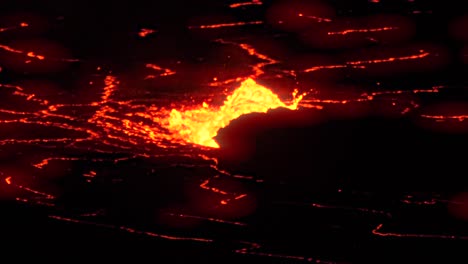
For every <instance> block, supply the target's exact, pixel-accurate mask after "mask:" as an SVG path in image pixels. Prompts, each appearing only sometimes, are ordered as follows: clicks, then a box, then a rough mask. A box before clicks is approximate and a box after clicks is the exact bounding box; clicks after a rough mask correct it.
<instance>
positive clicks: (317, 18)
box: [297, 13, 332, 23]
mask: <svg viewBox="0 0 468 264" xmlns="http://www.w3.org/2000/svg"><path fill="white" fill-rule="evenodd" d="M297 16H299V17H304V18H309V19H313V20H315V21H317V22H319V23H320V22H332V20H331V19H329V18H325V17H318V16H305V15H304V14H302V13H299V14H298V15H297Z"/></svg>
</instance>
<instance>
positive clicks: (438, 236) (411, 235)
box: [372, 224, 468, 240]
mask: <svg viewBox="0 0 468 264" xmlns="http://www.w3.org/2000/svg"><path fill="white" fill-rule="evenodd" d="M382 226H383V224H379V225H378V226H377V227H376V228H375V229H374V230H372V234H374V235H376V236H383V237H417V238H438V239H459V240H468V236H455V235H442V234H440V235H438V234H405V233H391V232H382V231H380V230H381V229H382Z"/></svg>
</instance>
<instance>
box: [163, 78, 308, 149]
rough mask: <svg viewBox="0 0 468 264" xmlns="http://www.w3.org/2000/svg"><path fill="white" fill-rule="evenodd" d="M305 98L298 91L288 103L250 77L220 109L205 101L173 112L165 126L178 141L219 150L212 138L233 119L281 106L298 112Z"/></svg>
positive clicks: (165, 121)
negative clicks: (194, 106)
mask: <svg viewBox="0 0 468 264" xmlns="http://www.w3.org/2000/svg"><path fill="white" fill-rule="evenodd" d="M304 95H305V94H301V95H297V90H295V91H294V92H293V99H292V101H291V102H290V103H285V102H283V101H281V99H280V98H279V97H278V95H276V94H274V93H273V92H272V91H271V90H270V89H268V88H266V87H264V86H262V85H260V84H258V83H256V82H255V81H254V80H253V79H251V78H248V79H246V80H245V81H243V82H242V83H241V85H240V87H239V88H237V89H236V90H235V91H234V92H233V93H232V94H231V95H229V96H228V97H227V98H226V100H225V101H224V104H223V105H222V106H221V107H214V106H210V105H208V104H207V103H205V102H204V103H203V105H201V106H199V107H196V108H193V109H188V110H185V111H178V110H176V109H172V111H171V113H170V116H169V117H168V119H167V120H164V121H163V122H162V125H163V126H164V127H166V128H167V129H169V130H170V131H171V132H173V136H174V137H175V138H177V139H182V140H184V141H186V142H191V143H195V144H198V145H203V146H207V147H213V148H219V145H218V143H216V141H214V139H213V138H214V137H215V136H216V134H217V133H218V130H219V129H221V128H223V127H226V126H227V125H229V123H230V122H231V120H233V119H236V118H238V117H239V116H241V115H245V114H249V113H266V112H267V111H268V110H270V109H275V108H279V107H284V108H289V109H291V110H294V109H297V107H298V104H299V102H300V101H301V100H302V98H303V97H304Z"/></svg>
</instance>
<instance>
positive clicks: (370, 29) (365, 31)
mask: <svg viewBox="0 0 468 264" xmlns="http://www.w3.org/2000/svg"><path fill="white" fill-rule="evenodd" d="M395 29H398V27H381V28H367V29H346V30H343V31H332V32H328V35H346V34H350V33H369V32H380V31H388V30H395Z"/></svg>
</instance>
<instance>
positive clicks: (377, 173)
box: [217, 110, 467, 191]
mask: <svg viewBox="0 0 468 264" xmlns="http://www.w3.org/2000/svg"><path fill="white" fill-rule="evenodd" d="M327 115H328V117H326V116H327ZM332 116H333V115H332ZM217 140H218V141H219V143H220V146H221V149H222V150H221V154H220V156H221V157H220V161H221V164H222V165H223V166H226V167H230V166H233V165H234V166H237V167H239V165H240V167H241V168H242V169H241V170H242V171H241V172H244V173H249V174H252V175H254V176H256V177H259V178H262V179H265V181H266V182H276V183H287V184H292V185H294V186H296V187H295V188H296V190H301V189H303V190H308V191H310V190H314V191H319V190H321V191H325V190H327V189H328V190H331V189H334V190H336V189H337V188H340V186H347V187H348V188H356V189H361V190H370V189H375V188H376V189H377V190H381V191H384V190H385V191H409V190H413V191H416V190H417V191H423V190H431V191H435V190H439V191H444V190H458V189H459V186H462V185H465V186H466V183H467V180H466V177H464V171H466V170H465V169H466V168H465V165H464V162H463V160H464V157H463V156H464V155H463V154H462V153H465V150H466V147H467V141H466V135H463V134H441V133H435V132H432V131H429V130H424V129H423V128H421V127H418V126H416V125H415V123H414V122H413V120H411V119H410V118H382V117H360V118H352V119H350V118H341V119H338V118H336V117H335V118H330V114H329V112H326V111H311V110H306V111H287V110H278V111H273V112H271V113H269V114H253V115H248V116H244V117H241V118H239V119H238V120H235V121H233V122H232V124H231V125H230V126H228V127H227V128H225V129H223V130H222V131H220V133H219V135H218V137H217ZM330 188H331V189H330Z"/></svg>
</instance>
